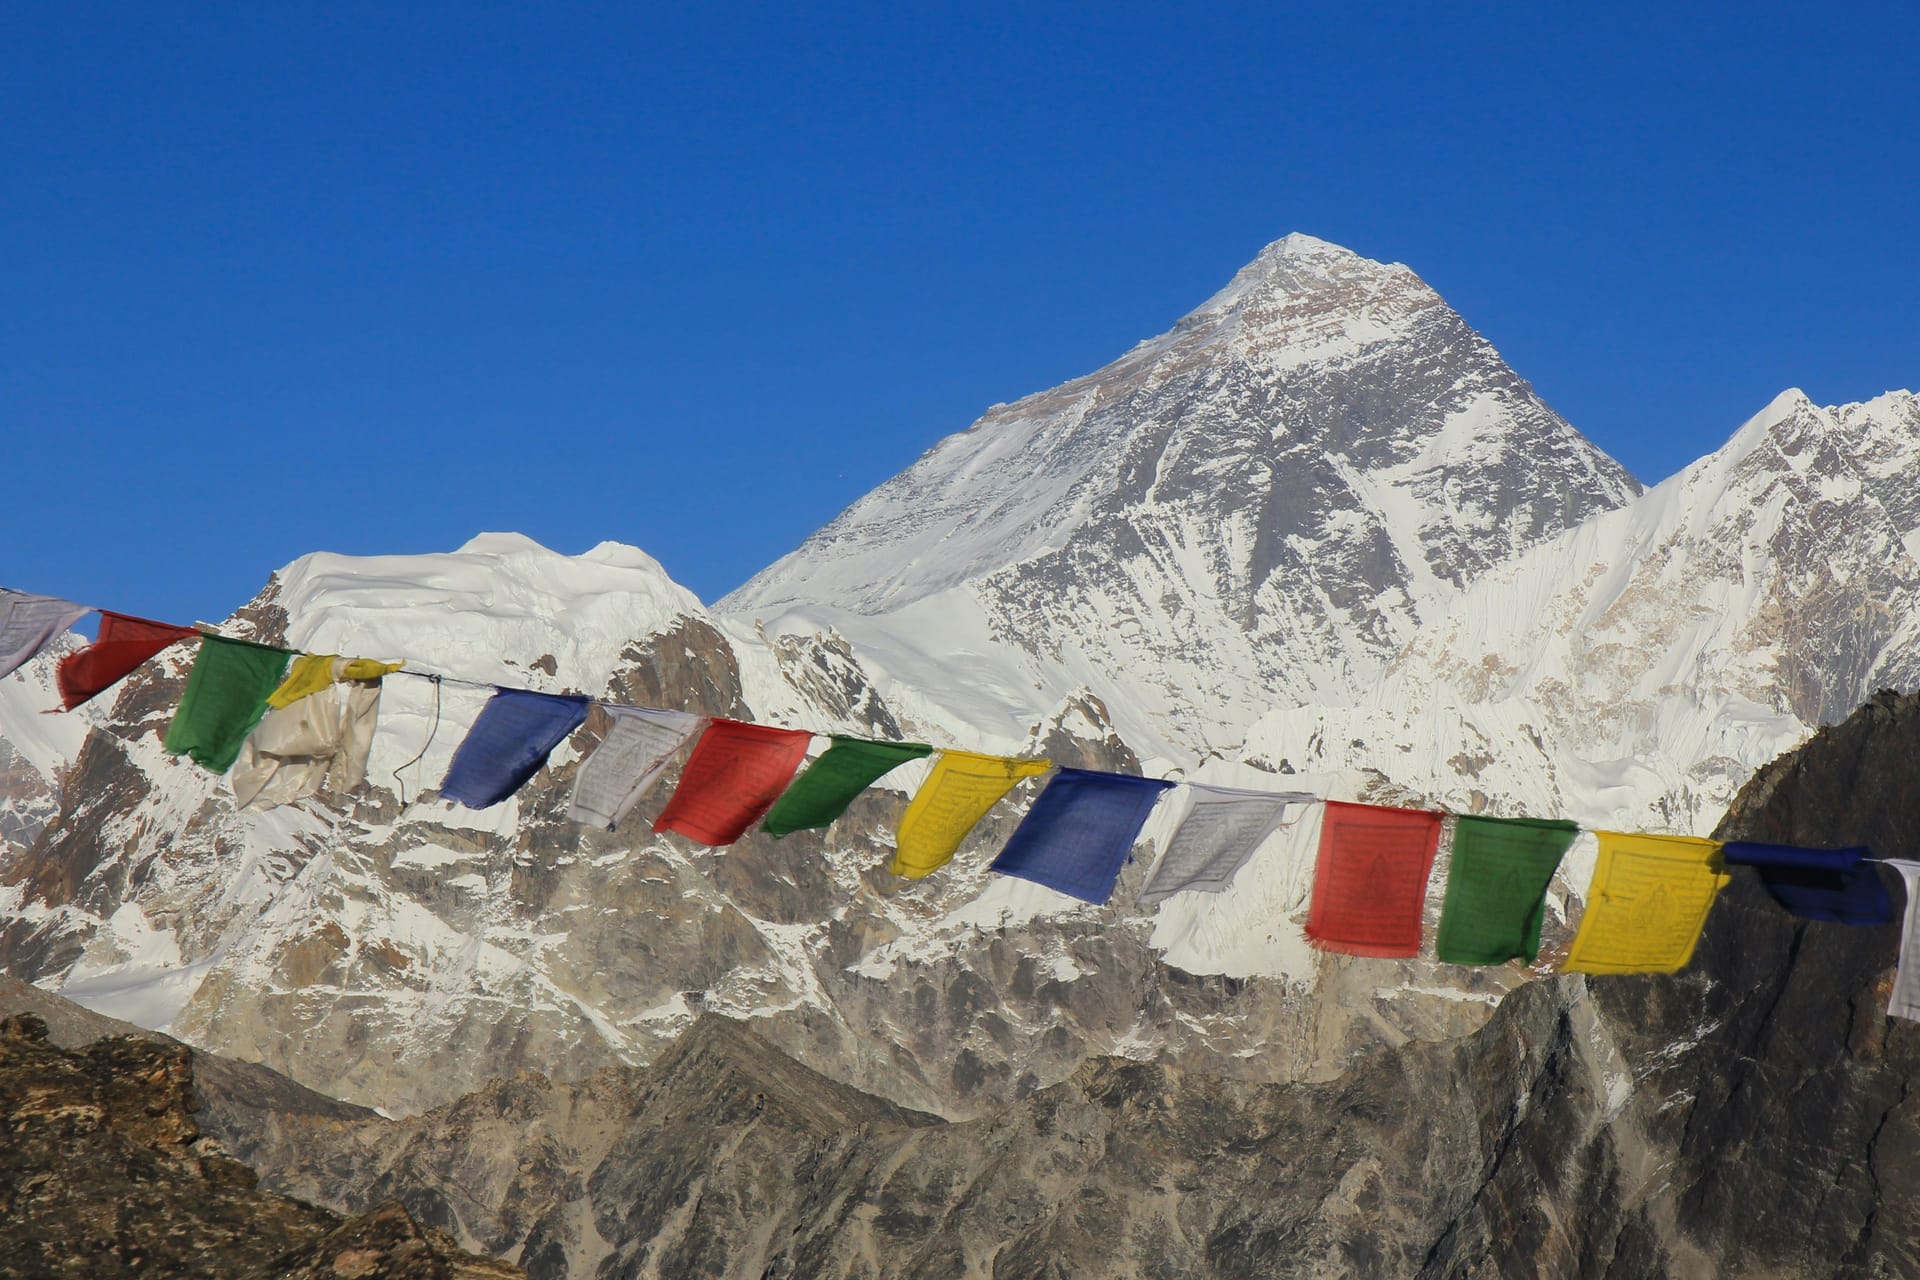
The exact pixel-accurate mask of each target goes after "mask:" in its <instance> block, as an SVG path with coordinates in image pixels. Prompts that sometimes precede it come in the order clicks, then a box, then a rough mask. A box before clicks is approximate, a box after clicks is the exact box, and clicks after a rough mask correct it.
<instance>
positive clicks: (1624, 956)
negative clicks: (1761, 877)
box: [1561, 831, 1731, 973]
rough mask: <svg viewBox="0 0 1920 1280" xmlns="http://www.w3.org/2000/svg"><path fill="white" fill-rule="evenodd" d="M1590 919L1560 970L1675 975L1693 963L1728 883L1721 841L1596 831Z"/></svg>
mask: <svg viewBox="0 0 1920 1280" xmlns="http://www.w3.org/2000/svg"><path fill="white" fill-rule="evenodd" d="M1594 835H1595V836H1596V837H1597V838H1598V839H1599V841H1600V858H1599V861H1598V862H1596V863H1595V864H1594V868H1593V883H1592V884H1591V885H1589V886H1588V888H1587V910H1586V915H1585V916H1583V917H1582V918H1581V920H1580V930H1579V932H1578V933H1576V934H1574V937H1573V946H1572V948H1571V949H1570V950H1569V951H1568V952H1567V960H1566V963H1565V964H1563V965H1562V966H1561V969H1562V970H1564V971H1567V972H1575V973H1672V972H1673V971H1674V970H1675V969H1679V968H1681V967H1682V966H1684V965H1685V964H1686V963H1687V961H1688V960H1690V959H1692V958H1693V948H1694V944H1695V943H1697V942H1698V941H1699V940H1700V930H1701V929H1702V928H1703V927H1704V926H1705V925H1706V923H1707V910H1708V909H1709V908H1710V907H1712V906H1713V899H1714V897H1715V895H1717V894H1718V893H1719V892H1720V890H1721V889H1722V888H1723V887H1725V885H1726V883H1727V881H1728V880H1729V879H1730V878H1731V877H1729V876H1728V875H1727V874H1726V871H1725V868H1724V864H1723V863H1722V861H1721V857H1720V842H1719V841H1717V840H1702V839H1699V838H1697V837H1694V836H1649V835H1625V834H1622V833H1620V832H1617V831H1596V832H1594Z"/></svg>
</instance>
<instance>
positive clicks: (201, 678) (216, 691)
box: [162, 635, 293, 773]
mask: <svg viewBox="0 0 1920 1280" xmlns="http://www.w3.org/2000/svg"><path fill="white" fill-rule="evenodd" d="M292 656H293V655H291V654H289V653H288V652H287V651H286V650H285V649H276V648H273V647H271V646H269V645H264V644H255V643H254V642H253V641H251V640H233V639H229V638H228V637H226V636H214V635H209V636H203V637H201V640H200V652H199V653H198V654H197V655H195V657H194V659H193V670H192V671H190V672H189V673H188V674H187V688H186V692H184V693H182V694H181V695H180V706H179V707H178V708H177V709H176V710H175V711H174V713H173V722H172V723H171V724H169V725H168V726H167V737H166V741H165V742H164V743H163V744H162V745H164V746H165V747H166V749H167V750H168V751H170V752H172V753H173V754H174V755H177V756H178V755H184V756H187V757H190V758H191V759H192V760H193V761H195V762H196V763H197V764H199V765H200V766H201V767H202V768H205V769H211V770H212V771H213V772H215V773H225V772H226V771H227V770H228V769H231V768H232V767H233V762H234V761H235V760H237V759H239V757H240V748H241V747H242V746H243V745H244V744H245V743H246V740H247V735H248V734H250V733H252V732H253V727H254V726H255V725H257V724H259V723H260V717H261V716H263V715H265V714H266V713H267V695H268V694H270V693H272V692H273V691H274V689H275V687H277V686H278V685H279V683H280V681H281V680H283V679H284V678H285V677H286V674H287V659H288V658H290V657H292Z"/></svg>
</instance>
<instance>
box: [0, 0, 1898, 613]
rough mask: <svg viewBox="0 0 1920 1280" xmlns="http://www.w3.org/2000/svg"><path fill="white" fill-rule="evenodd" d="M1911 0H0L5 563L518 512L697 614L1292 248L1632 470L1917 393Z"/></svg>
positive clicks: (441, 534)
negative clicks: (1444, 319) (767, 0)
mask: <svg viewBox="0 0 1920 1280" xmlns="http://www.w3.org/2000/svg"><path fill="white" fill-rule="evenodd" d="M1669 10H1673V11H1684V14H1683V16H1668V13H1669ZM1913 13H1914V10H1913V8H1912V7H1911V6H1907V5H1892V4H1888V5H1855V6H1847V7H1846V8H1845V9H1844V11H1843V10H1835V11H1834V12H1832V13H1828V12H1822V11H1820V10H1818V9H1816V8H1815V7H1814V6H1794V7H1792V8H1787V7H1774V6H1770V5H1756V4H1742V5H1726V6H1722V7H1710V6H1670V5H1660V6H1638V5H1626V4H1612V5H1578V6H1574V5H1558V4H1553V5H1518V4H1515V5H1508V6H1500V5H1432V4H1420V5H1405V6H1387V5H1375V6H1356V5H1324V6H1318V7H1315V8H1314V9H1311V10H1308V9H1304V8H1295V7H1292V6H1285V5H1271V4H1266V5H1247V6H1190V5H1162V6H1153V7H1147V6H1136V5H1130V4H1113V3H1107V4H1101V5H1097V6H1091V5H1090V6H1087V7H1085V8H1084V9H1080V10H1069V9H1058V8H1049V7H1044V6H1033V5H1017V6H1016V5H1005V6H991V7H988V6H981V5H956V6H952V7H935V6H919V5H896V4H886V5H880V4H874V5H843V6H833V7H827V6H788V7H781V6H741V7H731V6H721V5H693V6H668V5H657V4H656V5H619V6H608V7H605V8H599V7H594V8H589V7H584V6H572V5H560V4H548V5H538V6H534V5H525V6H504V5H502V6H483V5H475V4H462V5H457V6H456V5H451V4H448V5H433V4H408V5H381V6H362V5H355V4H335V5H329V6H324V7H323V6H294V5H249V6H239V5H233V6H212V5H191V6H190V5H164V4H162V5H156V4H150V3H148V4H125V5H106V4H97V5H89V4H80V3H75V4H40V5H31V6H30V5H27V4H20V3H15V4H4V5H0V442H3V443H0V449H3V450H4V452H0V457H3V458H4V463H0V466H4V469H5V475H6V476H7V479H8V481H9V483H8V484H7V485H6V487H5V499H4V502H3V503H0V583H4V584H6V585H12V586H17V587H22V588H26V589H29V590H41V591H47V592H53V593H60V594H67V595H70V596H72V597H74V598H77V599H80V600H83V601H86V602H89V603H94V604H102V605H107V606H109V607H115V608H121V609H125V610H129V611H133V612H146V613H151V614H155V615H158V616H161V617H165V618H168V619H172V620H179V621H186V620H191V619H192V618H195V617H217V616H222V615H224V614H225V613H226V612H228V611H229V610H230V609H231V608H233V607H234V606H235V605H238V604H239V603H241V602H242V601H243V600H245V599H246V598H247V597H248V596H249V595H251V594H252V593H253V592H254V591H255V590H256V589H257V588H258V587H259V585H260V584H261V583H262V582H263V581H264V580H265V578H266V576H267V574H268V573H269V572H270V571H271V570H272V569H273V568H275V567H276V566H278V565H280V564H282V563H285V562H286V561H288V560H290V559H292V558H294V557H295V556H297V555H299V554H301V553H303V552H306V551H309V550H316V549H327V550H335V551H343V552H354V553H372V552H386V551H403V552H411V551H426V550H440V549H447V548H451V547H453V546H456V545H458V544H459V543H461V542H463V541H465V539H466V538H467V537H469V536H470V535H471V534H473V533H474V532H476V531H479V530H481V529H514V530H519V531H521V532H524V533H527V534H530V535H532V536H533V537H536V538H538V539H540V540H541V541H543V542H545V543H547V544H548V545H550V546H553V547H556V548H558V549H560V550H563V551H569V552H576V551H580V550H584V549H585V548H587V547H589V546H591V545H592V544H594V543H595V542H597V541H600V540H601V539H604V538H612V539H618V540H620V541H625V542H632V543H635V544H638V545H640V546H642V547H644V548H646V549H647V550H648V551H650V552H652V553H653V554H654V555H656V556H657V557H659V559H660V560H661V561H663V562H664V563H665V565H666V566H667V568H668V569H669V570H670V571H671V572H672V573H673V574H674V575H675V576H676V577H677V578H678V579H680V580H681V581H682V582H684V583H686V584H687V585H689V586H690V587H692V588H693V589H694V590H695V591H697V592H698V593H699V594H700V595H701V596H703V597H704V598H707V599H712V598H714V597H715V596H717V595H720V594H722V593H724V592H725V591H726V590H728V589H729V588H731V587H732V586H734V585H736V584H737V583H739V582H740V581H741V580H743V579H744V578H745V577H747V576H748V575H749V574H751V573H752V572H753V571H755V570H756V569H758V568H760V567H761V566H762V565H764V564H766V563H767V562H769V561H771V560H772V559H773V558H775V557H776V556H778V555H779V554H781V553H783V552H784V551H786V550H788V549H790V548H791V547H792V546H793V545H794V544H795V543H797V542H798V541H799V540H800V539H801V538H802V537H804V536H805V535H806V534H807V533H808V532H810V531H811V530H813V529H814V528H816V527H818V526H819V525H820V524H822V523H824V522H825V521H827V520H828V519H830V518H831V517H832V516H833V515H834V514H835V513H836V512H837V511H839V510H840V508H841V507H843V506H844V505H845V504H846V503H847V502H848V501H850V500H852V499H853V498H854V497H856V496H858V495H859V494H860V493H862V492H864V491H865V490H867V489H869V488H871V487H872V486H873V485H874V484H876V483H878V482H879V481H881V480H883V479H885V478H886V477H887V476H889V475H891V474H893V473H894V472H895V471H897V470H899V469H900V468H901V467H903V466H905V465H907V464H908V463H910V462H911V461H912V460H913V459H914V458H915V457H916V456H918V455H919V454H920V453H921V452H922V451H923V450H924V449H926V448H927V447H928V446H929V445H931V444H932V443H933V442H934V441H935V440H937V439H938V438H939V437H941V436H943V435H945V434H947V433H949V432H952V431H956V430H959V429H961V428H963V427H965V426H966V425H967V424H968V423H969V422H970V421H972V420H973V418H975V417H976V416H977V415H978V414H979V413H980V412H981V411H982V410H983V409H985V408H986V406H988V405H989V404H991V403H993V402H995V401H1000V400H1010V399H1013V398H1015V397H1018V396H1020V395H1023V394H1025V393H1027V392H1030V391H1035V390H1039V389H1041V388H1043V387H1046V386H1049V385H1052V384H1054V383H1056V382H1059V381H1061V380H1063V379H1065V378H1068V377H1071V376H1074V375H1077V374H1080V373H1084V372H1087V371H1088V370H1090V369H1092V368H1094V367H1095V366H1097V365H1099V364H1101V363H1103V362H1105V361H1106V360H1108V359H1111V358H1112V357H1114V356H1116V355H1118V354H1119V353H1120V352H1122V351H1123V350H1125V349H1126V348H1127V347H1128V346H1129V345H1131V344H1132V343H1133V342H1134V341H1136V340H1138V339H1139V338H1142V337H1145V336H1147V335H1149V334H1152V333H1155V332H1158V331H1160V330H1162V329H1164V328H1165V327H1167V325H1168V324H1170V323H1171V322H1172V321H1173V320H1174V319H1175V318H1176V317H1177V316H1179V315H1180V314H1181V313H1182V312H1184V311H1185V310H1187V309H1189V308H1190V307H1192V306H1193V305H1195V304H1196V303H1198V302H1199V301H1201V300H1202V299H1203V298H1205V297H1206V296H1207V295H1208V294H1209V293H1211V292H1212V291H1213V290H1214V289H1216V288H1218V287H1219V286H1220V285H1221V284H1222V283H1224V282H1225V281H1226V280H1227V278H1228V277H1229V276H1231V275H1232V273H1233V271H1234V270H1235V269H1236V268H1237V267H1239V266H1240V265H1241V264H1242V263H1243V262H1244V261H1246V260H1247V259H1249V258H1251V257H1252V256H1253V255H1254V254H1255V253H1256V252H1258V250H1259V249H1260V247H1261V246H1262V245H1264V244H1265V243H1267V242H1268V241H1270V240H1273V239H1275V238H1277V237H1279V236H1281V235H1284V234H1285V233H1287V232H1289V231H1293V230H1301V231H1307V232H1310V233H1312V234H1314V235H1317V236H1321V237H1323V238H1325V239H1329V240H1334V241H1337V242H1339V243H1342V244H1345V245H1347V246H1349V247H1351V248H1353V249H1356V250H1358V251H1360V252H1362V253H1364V254H1367V255H1369V256H1371V257H1376V258H1382V259H1392V260H1399V261H1403V262H1406V263H1408V264H1410V265H1411V266H1412V267H1413V268H1414V269H1415V270H1416V271H1418V272H1419V273H1420V274H1421V275H1422V276H1424V277H1425V278H1426V279H1427V280H1428V281H1429V282H1430V283H1431V284H1433V285H1434V286H1435V287H1436V288H1437V289H1439V290H1440V292H1441V293H1442V294H1444V295H1445V296H1446V297H1447V299H1448V300H1449V301H1450V302H1452V303H1453V304H1454V306H1455V307H1457V308H1458V309H1459V310H1460V311H1461V312H1462V313H1463V314H1464V315H1465V316H1466V317H1467V319H1468V321H1469V322H1470V323H1472V324H1474V325H1475V326H1476V327H1478V328H1479V329H1480V330H1481V331H1482V332H1483V333H1485V334H1486V335H1487V336H1488V337H1489V338H1491V339H1492V341H1493V342H1494V343H1495V345H1497V346H1498V347H1499V348H1500V349H1501V350H1502V351H1503V352H1504V353H1505V354H1506V356H1507V358H1508V359H1509V360H1510V361H1511V362H1512V363H1513V365H1514V366H1515V368H1517V369H1518V370H1519V371H1520V373H1521V374H1522V375H1523V376H1525V377H1527V378H1529V379H1531V380H1532V381H1533V382H1534V384H1535V386H1536V387H1537V388H1538V389H1539V390H1540V392H1541V394H1542V395H1544V396H1545V397H1546V399H1547V400H1548V402H1549V403H1551V404H1553V405H1554V406H1555V407H1556V408H1557V409H1559V410H1560V411H1561V412H1562V413H1563V414H1564V415H1566V417H1567V418H1568V419H1570V420H1571V421H1572V422H1573V423H1574V424H1575V425H1576V426H1578V427H1579V428H1581V429H1582V430H1583V431H1585V432H1586V433H1587V434H1588V435H1589V436H1591V437H1592V438H1593V439H1594V440H1595V441H1597V442H1598V443H1599V444H1600V445H1601V446H1602V447H1603V448H1605V449H1607V450H1608V451H1609V452H1611V453H1613V454H1614V455H1615V456H1616V457H1618V458H1619V459H1620V460H1621V461H1622V462H1624V463H1625V464H1626V465H1627V466H1628V467H1629V468H1630V469H1631V470H1632V471H1633V472H1634V473H1635V474H1637V475H1638V476H1640V477H1641V478H1642V479H1645V480H1656V479H1659V478H1661V477H1663V476H1665V475H1667V474H1669V473H1671V472H1672V471H1674V470H1676V469H1677V468H1679V467H1680V466H1682V465H1684V464H1685V463H1687V462H1688V461H1690V460H1692V459H1693V458H1694V457H1696V456H1698V455H1699V454H1701V453H1704V452H1707V451H1708V450H1710V449H1712V448H1714V447H1716V446H1717V445H1718V444H1720V443H1721V442H1722V441H1723V440H1724V438H1725V437H1726V435H1727V434H1728V433H1730V432H1731V431H1732V430H1733V428H1734V427H1735V426H1736V425H1737V424H1738V422H1739V421H1740V420H1741V419H1742V418H1744V417H1745V416H1747V415H1748V414H1750V413H1751V412H1753V411H1754V410H1756V409H1757V408H1759V407H1760V406H1761V405H1762V404H1764V403H1765V402H1766V401H1767V400H1768V399H1769V398H1770V397H1771V396H1772V395H1773V394H1774V393H1775V392H1777V391H1778V390H1780V389H1781V388H1783V387H1786V386H1789V385H1799V386H1803V387H1805V388H1806V389H1807V391H1808V392H1809V393H1810V394H1811V395H1813V397H1814V398H1815V399H1816V400H1819V401H1821V402H1823V403H1833V402H1841V401H1848V400H1858V399H1864V398H1866V397H1869V396H1872V395H1874V394H1877V393H1878V392H1880V391H1883V390H1886V389H1888V388H1891V387H1900V386H1907V387H1911V386H1914V385H1915V384H1916V383H1920V76H1916V74H1915V72H1914V67H1915V65H1916V64H1915V57H1916V52H1917V51H1920V20H1916V18H1915V17H1913V16H1912V15H1913Z"/></svg>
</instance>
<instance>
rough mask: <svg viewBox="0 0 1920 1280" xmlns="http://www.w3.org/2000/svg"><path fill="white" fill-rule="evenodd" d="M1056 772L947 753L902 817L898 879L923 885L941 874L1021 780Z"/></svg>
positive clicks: (1037, 763)
mask: <svg viewBox="0 0 1920 1280" xmlns="http://www.w3.org/2000/svg"><path fill="white" fill-rule="evenodd" d="M1052 767H1053V762H1052V761H1051V760H1032V759H1026V760H1023V759H1020V758H1018V757H1015V756H987V755H979V754H977V753H975V752H972V751H942V752H941V753H940V758H939V759H938V760H935V761H934V762H933V770H932V772H930V773H929V774H928V775H927V780H926V781H925V782H923V783H922V784H921V785H920V791H919V793H918V794H917V795H915V796H914V797H913V801H912V803H910V804H908V805H907V810H906V812H905V813H903V814H901V815H900V825H899V827H898V828H897V829H896V831H895V835H894V850H893V867H892V870H893V874H895V875H897V876H905V877H907V878H908V879H909V880H918V879H919V878H920V877H922V876H924V875H927V874H929V873H931V872H933V871H936V870H938V869H939V868H940V867H941V866H943V865H945V863H946V861H947V860H948V859H949V858H951V857H953V855H954V852H955V851H956V850H958V849H959V848H960V842H961V841H962V840H964V839H966V838H967V832H969V831H971V830H973V828H974V826H975V824H977V823H978V822H979V821H980V819H982V818H984V817H986V816H987V811H988V810H989V809H991V808H993V806H994V805H996V804H998V803H999V802H1000V797H1002V796H1004V795H1006V794H1007V792H1009V791H1011V790H1013V788H1014V786H1015V785H1016V784H1018V783H1019V782H1020V781H1021V779H1023V778H1035V777H1038V776H1040V775H1041V774H1043V773H1045V772H1046V771H1047V770H1049V769H1051V768H1052Z"/></svg>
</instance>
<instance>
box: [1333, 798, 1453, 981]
mask: <svg viewBox="0 0 1920 1280" xmlns="http://www.w3.org/2000/svg"><path fill="white" fill-rule="evenodd" d="M1440 821H1441V816H1440V815H1439V814H1437V813H1428V812H1426V811H1424V810H1420V809H1388V808H1382V807H1380V806H1377V805H1370V804H1345V803H1343V802H1341V801H1338V800H1329V801H1328V802H1327V812H1326V817H1325V818H1324V819H1323V821H1322V823H1321V827H1320V856H1319V859H1318V861H1317V862H1316V864H1315V869H1314V881H1313V905H1312V906H1311V907H1310V908H1309V909H1308V911H1307V940H1308V941H1309V942H1311V943H1312V944H1313V945H1314V946H1316V947H1319V948H1320V949H1321V950H1323V951H1339V952H1344V953H1346V954H1347V955H1355V956H1377V957H1380V958H1383V959H1404V958H1406V957H1409V956H1413V955H1417V954H1419V951H1420V911H1421V908H1422V906H1423V905H1424V904H1425V901H1426V894H1427V875H1428V873H1429V872H1430V871H1432V869H1433V854H1434V850H1435V849H1436V848H1437V847H1438V846H1439V843H1440Z"/></svg>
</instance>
